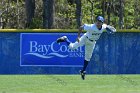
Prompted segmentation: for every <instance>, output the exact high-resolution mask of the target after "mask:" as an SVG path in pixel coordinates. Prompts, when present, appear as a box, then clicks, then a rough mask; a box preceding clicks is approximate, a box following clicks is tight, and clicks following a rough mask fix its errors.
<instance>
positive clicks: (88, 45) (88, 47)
mask: <svg viewBox="0 0 140 93" xmlns="http://www.w3.org/2000/svg"><path fill="white" fill-rule="evenodd" d="M95 44H96V41H91V40H89V39H88V38H87V36H86V35H83V36H82V37H81V38H80V40H79V42H77V41H76V42H75V43H70V44H69V48H70V49H72V50H74V49H77V48H78V47H80V46H83V45H85V60H86V61H90V59H91V57H92V53H93V49H94V47H95Z"/></svg>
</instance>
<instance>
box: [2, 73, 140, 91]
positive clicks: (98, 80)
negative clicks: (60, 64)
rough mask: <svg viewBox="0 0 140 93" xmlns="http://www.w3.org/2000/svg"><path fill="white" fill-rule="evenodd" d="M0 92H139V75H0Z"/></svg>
mask: <svg viewBox="0 0 140 93" xmlns="http://www.w3.org/2000/svg"><path fill="white" fill-rule="evenodd" d="M0 93H140V75H87V77H86V80H84V81H83V80H81V78H80V76H79V75H0Z"/></svg>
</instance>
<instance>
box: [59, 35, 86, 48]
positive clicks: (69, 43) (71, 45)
mask: <svg viewBox="0 0 140 93" xmlns="http://www.w3.org/2000/svg"><path fill="white" fill-rule="evenodd" d="M85 39H86V36H85V35H83V36H82V37H81V38H80V40H79V42H77V41H76V42H75V43H72V42H70V41H69V39H68V38H67V36H62V37H60V38H58V39H57V41H56V42H57V43H60V42H66V43H67V45H68V47H69V48H70V49H72V50H74V49H77V48H78V47H80V46H83V45H84V44H85Z"/></svg>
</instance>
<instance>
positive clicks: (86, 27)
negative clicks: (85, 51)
mask: <svg viewBox="0 0 140 93" xmlns="http://www.w3.org/2000/svg"><path fill="white" fill-rule="evenodd" d="M83 27H84V30H85V31H90V30H91V29H92V25H91V24H84V25H83Z"/></svg>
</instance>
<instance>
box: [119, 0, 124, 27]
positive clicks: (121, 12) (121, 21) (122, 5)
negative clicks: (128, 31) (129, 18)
mask: <svg viewBox="0 0 140 93" xmlns="http://www.w3.org/2000/svg"><path fill="white" fill-rule="evenodd" d="M119 2H120V11H119V28H120V29H122V28H123V15H124V14H123V13H124V11H123V10H124V1H123V0H119Z"/></svg>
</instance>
